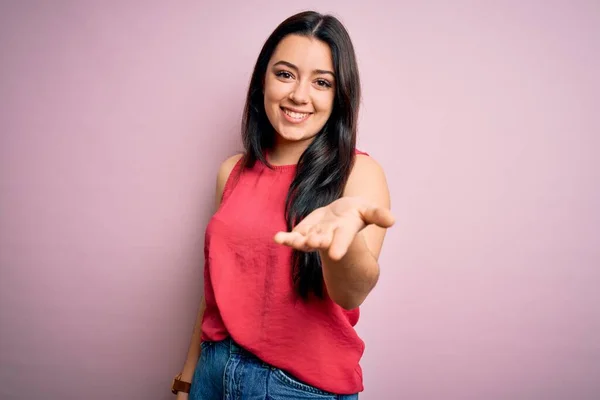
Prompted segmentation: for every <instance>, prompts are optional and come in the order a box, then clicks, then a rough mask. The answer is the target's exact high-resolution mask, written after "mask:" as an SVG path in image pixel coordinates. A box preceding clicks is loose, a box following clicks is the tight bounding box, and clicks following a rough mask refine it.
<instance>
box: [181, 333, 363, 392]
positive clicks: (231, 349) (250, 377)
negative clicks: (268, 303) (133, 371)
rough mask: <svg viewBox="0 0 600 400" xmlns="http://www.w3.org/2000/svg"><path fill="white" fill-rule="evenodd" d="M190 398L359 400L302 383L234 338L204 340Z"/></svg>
mask: <svg viewBox="0 0 600 400" xmlns="http://www.w3.org/2000/svg"><path fill="white" fill-rule="evenodd" d="M189 398H190V400H266V399H268V400H284V399H285V400H287V399H296V400H357V399H358V394H352V395H337V394H333V393H328V392H324V391H322V390H320V389H317V388H315V387H313V386H310V385H307V384H306V383H302V382H300V381H299V380H297V379H296V378H294V377H292V376H290V375H289V374H287V373H285V372H283V371H282V370H280V369H278V368H275V367H273V366H270V365H268V364H266V363H264V362H262V361H261V360H259V359H258V358H257V357H256V356H254V355H253V354H252V353H250V352H248V351H246V350H244V349H242V348H241V347H240V346H238V345H237V344H236V343H235V342H234V341H233V340H231V339H225V340H223V341H220V342H202V352H201V355H200V359H199V360H198V365H197V366H196V371H195V372H194V379H193V381H192V389H191V391H190V396H189Z"/></svg>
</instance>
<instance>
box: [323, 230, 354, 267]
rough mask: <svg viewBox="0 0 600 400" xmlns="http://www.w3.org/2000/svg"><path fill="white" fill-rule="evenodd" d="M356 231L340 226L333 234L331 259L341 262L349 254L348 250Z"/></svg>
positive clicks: (330, 248)
mask: <svg viewBox="0 0 600 400" xmlns="http://www.w3.org/2000/svg"><path fill="white" fill-rule="evenodd" d="M355 236H356V231H355V230H354V229H351V228H348V227H344V226H340V227H338V228H337V229H336V230H335V232H334V233H333V240H332V241H331V246H330V247H329V253H328V254H329V257H330V258H331V259H332V260H334V261H339V260H341V259H342V258H343V257H344V256H345V255H346V252H348V248H349V247H350V245H351V244H352V241H353V240H354V237H355Z"/></svg>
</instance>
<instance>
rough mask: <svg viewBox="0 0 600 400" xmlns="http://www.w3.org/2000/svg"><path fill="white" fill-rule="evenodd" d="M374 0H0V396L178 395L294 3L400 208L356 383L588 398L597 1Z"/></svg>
mask: <svg viewBox="0 0 600 400" xmlns="http://www.w3.org/2000/svg"><path fill="white" fill-rule="evenodd" d="M51 3H52V4H51ZM392 3H393V2H392V1H389V2H385V1H371V2H366V1H363V2H352V4H351V2H348V1H342V0H340V1H330V2H323V1H312V2H305V3H302V4H299V3H298V4H296V3H293V2H292V3H287V2H281V1H269V2H267V1H253V2H250V1H241V0H238V1H213V2H210V3H208V2H200V1H196V2H193V1H178V2H165V1H156V0H153V1H118V2H117V1H114V2H111V3H109V2H101V1H85V2H84V1H80V2H78V1H66V0H64V1H54V2H49V1H41V0H40V1H31V0H30V1H21V2H19V1H12V2H2V5H1V6H0V102H1V107H0V135H1V136H0V195H1V197H0V218H1V221H0V266H1V269H0V398H2V399H42V398H43V399H71V398H85V399H169V398H171V395H170V394H169V389H168V388H169V385H170V380H171V378H172V376H173V375H175V373H177V372H178V371H179V369H180V368H181V366H182V364H183V359H184V353H185V351H186V348H187V345H188V340H189V337H190V333H191V329H192V324H193V320H194V314H195V312H196V307H197V305H198V302H199V299H200V295H201V284H202V282H201V271H202V262H203V256H202V241H203V233H204V227H205V224H206V222H207V220H208V218H209V216H210V213H211V212H212V201H213V196H214V182H215V176H216V172H217V167H218V165H219V163H220V162H221V161H222V160H223V159H224V158H225V157H226V156H228V155H230V154H232V153H234V152H235V151H236V150H238V149H239V147H240V146H239V142H238V130H239V119H240V115H241V108H242V104H243V98H244V94H245V90H246V85H247V83H248V79H249V76H250V73H251V69H252V66H253V62H254V60H255V58H256V56H257V54H258V51H259V49H260V47H261V45H262V43H263V41H264V40H265V39H266V37H267V36H268V34H269V33H270V32H271V30H272V29H273V28H274V27H275V26H276V24H278V23H279V22H280V21H281V20H283V19H284V18H285V17H287V16H289V15H291V14H292V13H294V12H296V11H298V10H300V9H301V8H302V9H305V8H312V7H316V8H317V9H318V10H320V11H324V12H330V11H332V12H335V13H336V14H337V15H338V16H339V17H340V18H341V19H342V20H343V22H344V23H345V24H346V25H347V27H348V29H349V31H350V33H351V35H352V38H353V40H354V42H355V45H356V50H357V53H358V57H359V63H360V67H361V73H362V78H363V82H364V103H363V104H364V107H363V110H362V115H361V124H360V147H361V149H363V150H366V151H368V152H370V153H371V154H372V155H373V156H374V157H375V158H376V159H377V160H379V162H380V163H381V164H382V165H383V166H384V168H385V169H386V171H387V175H388V179H389V184H390V187H391V192H392V197H393V208H394V211H395V213H396V216H397V219H398V224H397V226H396V227H395V228H394V229H393V230H391V231H390V232H389V234H388V237H387V241H386V244H385V246H384V250H383V254H382V258H381V265H382V276H381V281H380V283H379V285H378V287H377V288H376V290H375V291H374V292H373V294H372V295H371V296H370V298H369V299H368V300H367V302H366V303H365V305H364V307H363V315H362V319H361V322H360V323H359V327H358V330H359V331H360V333H361V334H362V336H363V337H364V339H365V341H366V342H367V351H366V353H365V356H364V361H363V367H364V371H365V385H366V388H367V389H366V391H365V392H364V394H363V395H362V396H361V398H362V399H364V400H387V399H390V400H394V399H416V400H428V399H460V400H467V399H511V400H516V399H524V400H532V399H544V400H549V399H577V400H584V399H598V398H600V339H599V338H600V307H599V304H600V292H599V291H600V287H599V283H600V211H599V210H598V207H599V205H600V188H599V183H600V165H599V164H600V163H599V162H598V160H597V157H598V151H599V150H600V124H599V121H598V115H599V111H600V110H599V104H600V96H599V93H600V79H599V71H600V3H598V2H597V1H575V2H567V1H566V0H565V1H551V2H545V1H535V2H534V1H525V2H517V1H504V2H501V3H502V4H493V3H492V2H489V1H488V2H485V3H487V4H486V5H484V4H483V3H484V2H474V1H471V2H467V1H459V2H446V1H442V0H440V1H438V2H417V1H414V2H394V4H392ZM498 3H500V2H498ZM291 4H294V5H291ZM300 7H301V8H300Z"/></svg>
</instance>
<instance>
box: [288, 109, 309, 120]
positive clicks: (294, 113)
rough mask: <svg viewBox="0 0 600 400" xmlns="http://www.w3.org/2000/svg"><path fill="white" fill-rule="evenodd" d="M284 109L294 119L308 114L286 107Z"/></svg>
mask: <svg viewBox="0 0 600 400" xmlns="http://www.w3.org/2000/svg"><path fill="white" fill-rule="evenodd" d="M283 111H284V112H285V113H286V114H287V115H289V116H290V117H292V118H294V119H302V118H305V117H306V116H307V115H308V114H307V113H297V112H293V111H290V110H288V109H284V110H283Z"/></svg>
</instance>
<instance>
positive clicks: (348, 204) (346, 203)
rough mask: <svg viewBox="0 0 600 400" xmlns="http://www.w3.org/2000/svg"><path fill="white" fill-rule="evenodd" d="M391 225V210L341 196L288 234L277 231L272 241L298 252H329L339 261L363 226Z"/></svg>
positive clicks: (309, 216) (392, 218) (333, 258)
mask: <svg viewBox="0 0 600 400" xmlns="http://www.w3.org/2000/svg"><path fill="white" fill-rule="evenodd" d="M371 224H375V225H377V226H379V227H381V228H389V227H391V226H392V225H394V217H393V215H392V213H391V211H390V210H388V209H386V208H383V207H378V206H373V205H370V204H367V203H366V202H365V201H364V200H362V199H360V198H358V197H342V198H340V199H338V200H336V201H334V202H333V203H331V204H329V205H328V206H325V207H321V208H318V209H316V210H314V211H313V212H312V213H310V214H309V215H307V216H306V218H304V219H303V220H302V221H301V222H300V223H299V224H298V225H297V226H296V227H295V228H294V229H293V230H292V231H291V232H278V233H277V234H276V235H275V238H274V240H275V242H277V243H279V244H282V245H285V246H289V247H292V248H294V249H296V250H301V251H307V252H308V251H317V250H321V251H328V255H329V257H330V258H331V259H332V260H336V261H337V260H340V259H342V257H344V255H345V254H346V252H347V251H348V248H349V247H350V245H351V244H352V241H353V240H354V238H355V237H356V235H357V234H358V232H360V231H361V230H363V229H364V228H365V227H366V226H368V225H371Z"/></svg>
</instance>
